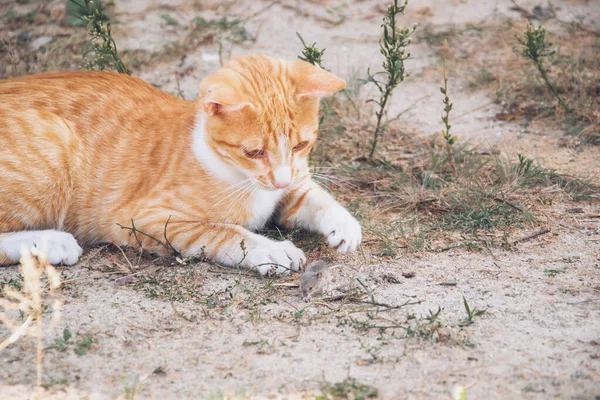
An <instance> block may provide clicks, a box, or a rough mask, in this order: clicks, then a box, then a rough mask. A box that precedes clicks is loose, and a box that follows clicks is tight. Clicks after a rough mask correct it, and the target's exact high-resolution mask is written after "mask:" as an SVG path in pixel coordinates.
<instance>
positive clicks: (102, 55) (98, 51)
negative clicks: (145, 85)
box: [69, 0, 131, 75]
mask: <svg viewBox="0 0 600 400" xmlns="http://www.w3.org/2000/svg"><path fill="white" fill-rule="evenodd" d="M69 2H70V3H71V4H74V5H76V6H77V7H78V11H77V12H76V15H75V16H76V17H78V18H79V19H81V20H82V21H83V22H85V24H86V26H87V29H88V32H89V34H90V36H91V39H90V40H88V41H87V42H86V43H85V44H84V51H83V57H84V58H85V59H86V60H87V64H86V68H87V69H98V70H100V71H102V70H104V69H105V68H106V67H107V66H110V65H111V64H112V66H113V67H114V69H115V70H116V71H117V72H119V73H121V74H127V75H131V71H130V70H129V68H128V67H127V66H126V65H125V63H124V62H123V60H121V57H119V54H118V51H117V44H116V43H115V40H114V39H113V37H112V27H111V24H110V22H108V21H109V18H108V16H107V15H106V11H105V9H104V7H102V5H101V3H100V1H99V0H69ZM95 2H97V4H96V3H95ZM90 54H93V55H94V57H93V59H92V60H89V58H88V57H89V55H90Z"/></svg>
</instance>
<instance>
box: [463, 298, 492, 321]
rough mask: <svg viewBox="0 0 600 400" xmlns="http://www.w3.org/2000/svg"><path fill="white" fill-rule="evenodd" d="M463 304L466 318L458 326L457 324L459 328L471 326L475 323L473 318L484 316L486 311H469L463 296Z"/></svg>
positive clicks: (475, 309)
mask: <svg viewBox="0 0 600 400" xmlns="http://www.w3.org/2000/svg"><path fill="white" fill-rule="evenodd" d="M463 304H464V305H465V311H466V312H467V318H466V319H465V320H463V321H462V322H461V323H460V324H458V325H459V326H468V325H471V324H473V322H475V321H474V319H475V317H480V316H482V315H483V314H485V312H486V311H487V310H478V309H477V308H473V309H471V307H470V306H469V303H468V302H467V299H466V298H465V296H463Z"/></svg>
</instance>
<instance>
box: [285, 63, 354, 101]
mask: <svg viewBox="0 0 600 400" xmlns="http://www.w3.org/2000/svg"><path fill="white" fill-rule="evenodd" d="M289 71H290V74H291V75H292V77H293V79H294V80H295V81H296V85H297V94H298V96H300V97H303V96H323V95H325V94H328V93H333V92H337V91H338V90H342V89H343V88H344V87H346V82H345V81H344V80H343V79H340V78H338V77H337V76H335V75H334V74H332V73H331V72H329V71H325V70H324V69H322V68H319V67H317V66H314V65H312V64H310V63H307V62H306V61H301V60H296V61H292V62H290V63H289Z"/></svg>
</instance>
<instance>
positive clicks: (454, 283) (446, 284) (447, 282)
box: [438, 281, 456, 286]
mask: <svg viewBox="0 0 600 400" xmlns="http://www.w3.org/2000/svg"><path fill="white" fill-rule="evenodd" d="M438 285H440V286H456V281H444V282H440V283H438Z"/></svg>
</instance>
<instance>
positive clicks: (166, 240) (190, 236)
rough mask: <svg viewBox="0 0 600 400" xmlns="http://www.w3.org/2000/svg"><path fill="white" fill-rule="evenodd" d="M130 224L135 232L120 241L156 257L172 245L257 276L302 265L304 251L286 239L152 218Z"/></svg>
mask: <svg viewBox="0 0 600 400" xmlns="http://www.w3.org/2000/svg"><path fill="white" fill-rule="evenodd" d="M167 221H168V223H167ZM134 223H135V229H136V231H137V233H136V234H135V235H133V232H132V231H131V230H130V229H129V230H127V229H126V231H128V232H129V233H128V235H126V236H121V238H122V239H125V240H126V241H127V243H126V244H128V245H130V246H136V245H137V246H139V245H140V244H141V245H142V246H143V247H144V248H145V249H146V250H149V251H152V252H156V253H159V254H164V253H165V252H168V251H169V250H170V247H171V246H172V248H173V249H175V250H176V251H177V252H179V253H180V254H181V255H183V256H184V257H193V256H204V257H207V258H209V259H211V260H213V261H216V262H218V263H219V264H222V265H226V266H240V267H243V268H248V269H256V270H257V271H258V272H260V273H261V275H267V274H270V273H273V272H274V273H277V274H286V273H289V272H291V271H298V270H299V269H300V268H301V266H302V265H303V264H304V263H305V262H306V257H305V256H304V252H303V251H302V250H301V249H299V248H297V247H296V246H294V244H293V243H292V242H290V241H289V240H285V241H275V240H271V239H268V238H266V237H264V236H261V235H258V234H256V233H253V232H250V231H248V230H247V229H245V228H243V227H241V226H239V225H234V224H222V223H208V222H207V223H203V222H195V221H189V220H188V221H186V220H185V219H179V220H178V219H177V218H169V217H164V216H160V217H157V216H155V215H154V216H152V217H150V216H148V217H147V218H138V219H137V220H135V221H134ZM165 225H166V228H165ZM140 232H143V233H140ZM120 234H121V235H123V232H121V233H120ZM159 238H160V239H159ZM123 244H125V243H123Z"/></svg>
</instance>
